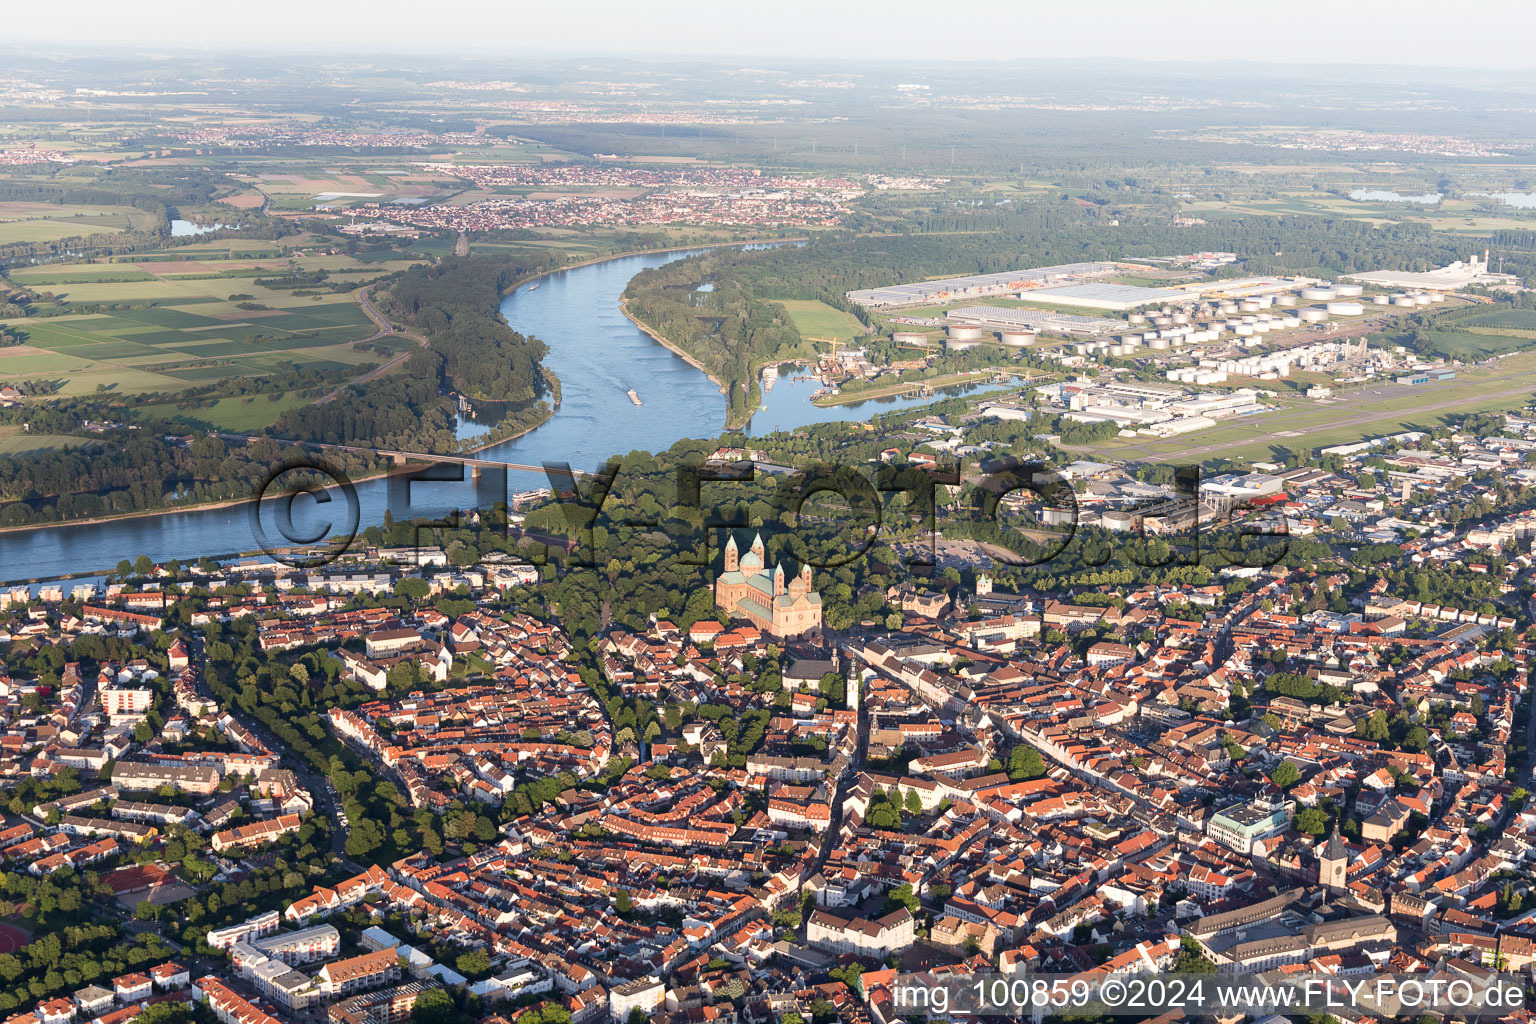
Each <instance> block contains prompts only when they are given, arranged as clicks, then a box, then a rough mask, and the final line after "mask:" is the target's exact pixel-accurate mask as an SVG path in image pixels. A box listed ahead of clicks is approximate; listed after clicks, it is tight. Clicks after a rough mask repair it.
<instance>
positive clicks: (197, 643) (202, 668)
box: [187, 637, 362, 870]
mask: <svg viewBox="0 0 1536 1024" xmlns="http://www.w3.org/2000/svg"><path fill="white" fill-rule="evenodd" d="M187 640H188V646H189V647H190V652H189V653H190V654H191V657H192V662H193V663H194V664H195V665H196V666H197V688H198V692H200V693H202V694H203V695H204V696H206V697H207V698H208V699H209V700H210V701H212V702H213V703H215V704H218V706H219V707H220V708H221V709H222V710H224V711H227V712H228V713H229V714H230V715H231V716H233V717H234V719H235V721H237V722H239V723H240V724H241V725H243V726H244V727H245V728H247V729H249V730H251V732H253V733H255V734H256V738H257V739H259V740H261V742H262V743H264V744H266V746H267V749H268V750H270V751H272V752H273V753H275V754H278V755H280V756H281V757H283V758H284V760H285V761H287V762H288V766H289V768H290V770H291V771H292V772H293V774H294V775H296V776H298V779H299V782H300V783H301V784H302V785H303V786H304V788H305V789H307V790H309V792H310V794H311V795H312V796H314V798H315V810H316V811H319V812H320V813H321V814H323V815H325V816H326V817H327V818H329V819H330V823H331V856H332V857H334V858H336V859H337V860H344V854H345V852H346V843H347V833H346V830H345V829H344V828H342V827H341V818H340V816H339V814H340V809H339V808H338V807H337V806H336V794H335V792H334V791H333V790H332V789H331V781H330V780H329V779H327V778H326V777H325V776H323V775H320V774H317V773H316V772H315V771H313V770H312V769H311V768H310V766H309V763H308V762H306V761H303V760H301V759H300V758H299V757H298V755H296V754H293V753H291V752H290V751H289V750H288V748H287V746H286V745H285V744H284V743H283V741H282V740H280V739H278V738H277V737H276V736H274V735H272V732H271V731H270V730H269V729H268V728H267V727H266V726H265V725H264V724H262V722H261V721H259V720H258V719H256V718H253V717H251V716H250V715H247V714H245V713H244V712H243V711H241V710H239V709H238V708H236V707H234V706H232V705H229V704H222V703H219V701H218V700H217V698H215V697H214V695H213V691H212V689H210V688H209V686H208V652H207V650H206V649H205V647H204V642H203V640H202V638H200V637H188V638H187ZM346 863H350V862H346ZM358 870H362V868H361V867H359V868H358Z"/></svg>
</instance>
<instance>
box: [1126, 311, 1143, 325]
mask: <svg viewBox="0 0 1536 1024" xmlns="http://www.w3.org/2000/svg"><path fill="white" fill-rule="evenodd" d="M1125 319H1126V320H1127V321H1128V322H1130V323H1133V324H1144V323H1146V322H1147V317H1146V314H1145V313H1132V314H1131V315H1130V316H1128V317H1126V318H1125Z"/></svg>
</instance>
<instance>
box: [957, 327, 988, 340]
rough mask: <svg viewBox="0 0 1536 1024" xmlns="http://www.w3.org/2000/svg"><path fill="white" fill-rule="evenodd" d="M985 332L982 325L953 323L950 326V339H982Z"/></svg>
mask: <svg viewBox="0 0 1536 1024" xmlns="http://www.w3.org/2000/svg"><path fill="white" fill-rule="evenodd" d="M983 333H984V332H983V331H982V329H981V328H980V327H971V326H969V325H967V324H951V325H950V327H949V340H950V341H980V340H981V336H982V334H983Z"/></svg>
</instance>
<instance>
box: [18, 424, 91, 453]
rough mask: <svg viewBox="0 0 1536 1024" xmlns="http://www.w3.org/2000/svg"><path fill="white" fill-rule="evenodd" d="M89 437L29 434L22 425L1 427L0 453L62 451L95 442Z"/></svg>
mask: <svg viewBox="0 0 1536 1024" xmlns="http://www.w3.org/2000/svg"><path fill="white" fill-rule="evenodd" d="M95 443H96V442H95V441H93V440H91V439H90V438H88V437H74V436H72V435H69V434H28V433H26V432H25V431H23V430H22V428H21V427H16V426H4V427H0V455H35V454H37V453H38V452H50V451H61V450H63V449H65V448H79V447H81V446H82V445H88V444H95Z"/></svg>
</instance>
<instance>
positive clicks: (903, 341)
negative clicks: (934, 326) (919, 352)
mask: <svg viewBox="0 0 1536 1024" xmlns="http://www.w3.org/2000/svg"><path fill="white" fill-rule="evenodd" d="M891 340H892V341H894V342H895V343H896V344H898V345H922V346H923V347H925V348H926V347H927V345H928V332H927V331H895V332H892V334H891Z"/></svg>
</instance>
